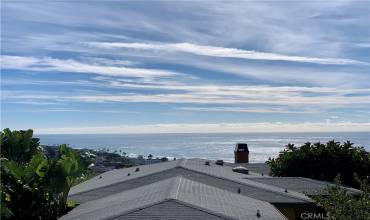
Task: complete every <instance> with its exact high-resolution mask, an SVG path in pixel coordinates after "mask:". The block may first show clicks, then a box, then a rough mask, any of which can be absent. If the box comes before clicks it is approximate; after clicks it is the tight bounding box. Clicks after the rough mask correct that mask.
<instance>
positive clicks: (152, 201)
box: [61, 177, 285, 220]
mask: <svg viewBox="0 0 370 220" xmlns="http://www.w3.org/2000/svg"><path fill="white" fill-rule="evenodd" d="M168 201H175V202H176V203H178V204H180V205H184V206H187V207H189V208H192V209H195V210H198V211H199V210H200V211H203V212H205V213H208V214H210V215H212V216H217V218H225V219H285V217H284V216H283V215H282V214H281V213H280V212H279V211H277V210H276V209H275V208H274V207H273V206H272V205H271V204H269V203H267V202H263V201H260V200H256V199H253V198H249V197H247V196H243V195H239V194H237V193H231V192H229V191H226V190H222V189H219V188H216V187H212V186H209V185H206V184H203V183H199V182H196V181H192V180H189V179H187V178H183V177H176V178H170V179H166V180H163V181H159V182H156V183H152V184H149V185H145V186H142V187H138V188H135V189H132V190H128V191H124V192H121V193H116V194H113V195H111V196H107V197H104V198H101V199H97V200H92V201H90V202H86V203H84V204H81V205H80V206H78V207H77V208H75V209H74V210H72V211H71V212H70V213H69V214H67V215H66V216H64V217H62V218H61V219H62V220H67V219H76V218H78V219H89V220H93V219H113V218H119V219H126V218H125V216H127V218H129V217H130V216H131V217H132V213H134V212H139V211H141V210H143V209H146V208H148V207H152V206H153V205H158V204H160V203H163V202H168ZM192 209H189V211H188V213H184V214H183V215H184V216H186V215H188V216H190V217H191V215H192V214H193V212H196V211H191V210H192ZM257 210H259V211H260V213H261V217H260V218H257V216H256V213H257ZM171 211H176V209H168V210H166V209H165V210H164V212H171ZM145 213H146V214H145ZM151 213H152V212H142V213H141V215H143V216H142V218H146V217H147V215H149V214H151ZM196 213H197V215H199V212H196ZM152 214H153V213H152ZM175 214H176V213H166V215H169V216H171V215H175ZM136 215H140V213H137V214H136ZM208 217H209V216H208ZM215 218H216V217H215Z"/></svg>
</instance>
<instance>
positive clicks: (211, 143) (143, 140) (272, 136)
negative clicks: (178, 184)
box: [35, 132, 370, 163]
mask: <svg viewBox="0 0 370 220" xmlns="http://www.w3.org/2000/svg"><path fill="white" fill-rule="evenodd" d="M35 136H36V137H39V138H40V142H41V144H45V145H56V144H69V145H70V146H71V147H73V148H89V149H103V148H105V149H109V150H110V151H112V152H113V151H115V150H117V151H119V150H121V151H122V152H125V153H126V154H127V155H129V156H132V157H136V156H138V155H143V156H147V155H148V154H152V155H153V156H154V157H163V156H166V157H170V158H173V157H176V158H192V157H197V158H207V159H220V160H224V161H229V162H232V161H233V158H234V155H233V154H234V152H233V150H234V147H235V144H236V143H239V142H241V143H247V144H248V147H249V151H250V153H249V155H250V162H255V163H257V162H265V161H266V160H267V159H268V158H269V157H276V156H277V155H278V154H279V152H280V151H281V150H283V149H284V146H285V145H286V144H288V143H293V144H296V145H297V146H300V145H301V144H303V143H305V142H308V141H310V142H319V141H320V142H326V141H328V140H333V139H334V140H336V141H340V142H343V141H347V140H350V141H351V142H353V143H354V144H355V146H363V147H365V148H366V149H367V151H370V133H369V132H351V133H347V132H340V133H254V134H252V133H221V134H220V133H217V134H216V133H213V134H68V135H67V134H56V135H55V134H53V135H35Z"/></svg>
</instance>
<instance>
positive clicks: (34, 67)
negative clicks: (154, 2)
mask: <svg viewBox="0 0 370 220" xmlns="http://www.w3.org/2000/svg"><path fill="white" fill-rule="evenodd" d="M1 68H2V69H20V70H29V71H58V72H74V73H87V74H91V73H92V74H99V75H106V76H120V77H141V78H145V77H148V78H152V77H168V76H175V75H178V74H179V73H176V72H171V71H166V70H158V69H145V68H132V67H122V66H119V67H117V66H108V65H98V64H89V63H82V62H78V61H76V60H72V59H67V60H62V59H53V58H50V57H44V58H35V57H24V56H6V55H3V56H1Z"/></svg>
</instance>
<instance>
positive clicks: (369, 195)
mask: <svg viewBox="0 0 370 220" xmlns="http://www.w3.org/2000/svg"><path fill="white" fill-rule="evenodd" d="M336 182H337V184H336V185H335V186H328V188H327V189H326V191H325V192H323V194H321V195H317V196H315V197H314V198H313V199H314V200H315V201H316V202H317V203H318V205H319V206H321V207H323V208H324V209H325V210H326V211H327V213H328V216H329V219H333V220H347V219H364V220H365V219H370V185H369V182H368V181H366V180H362V181H358V182H359V184H360V188H361V191H362V194H361V195H360V196H359V197H357V198H356V197H354V196H352V195H350V194H348V192H347V191H346V190H345V189H344V188H343V187H340V185H339V181H336Z"/></svg>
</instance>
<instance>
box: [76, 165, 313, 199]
mask: <svg viewBox="0 0 370 220" xmlns="http://www.w3.org/2000/svg"><path fill="white" fill-rule="evenodd" d="M205 161H206V160H201V159H188V160H186V159H181V160H177V161H171V162H165V163H160V164H153V165H145V166H139V168H140V171H139V172H134V171H135V169H136V167H133V168H128V169H119V170H114V171H110V172H106V173H103V174H102V175H101V178H100V177H99V176H98V177H94V178H93V179H90V180H88V181H86V182H84V183H82V184H79V185H77V186H76V187H73V188H72V190H71V192H70V199H73V200H76V201H77V202H80V203H83V202H87V201H90V200H93V199H98V198H102V197H104V196H108V195H112V194H115V193H118V192H122V191H124V190H130V189H133V188H136V187H139V186H143V185H147V184H150V183H154V182H157V181H160V180H164V179H167V178H171V177H176V176H184V177H187V178H188V179H192V180H196V181H198V182H202V183H204V184H207V185H211V186H214V187H218V188H221V189H224V190H228V191H231V192H236V191H237V190H238V188H240V189H241V194H243V195H246V196H249V197H251V198H256V199H260V200H263V201H266V202H271V203H311V202H312V200H311V199H309V198H308V197H306V196H305V195H303V194H302V193H298V192H294V191H290V192H288V193H286V192H284V188H280V187H277V186H274V185H267V184H264V183H261V182H256V181H253V179H254V178H258V179H259V178H261V176H260V175H255V174H253V173H251V174H250V175H245V174H240V173H235V172H233V171H232V167H231V166H219V165H215V164H214V163H211V165H210V166H207V165H204V162H205ZM128 173H130V175H129V176H128Z"/></svg>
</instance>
